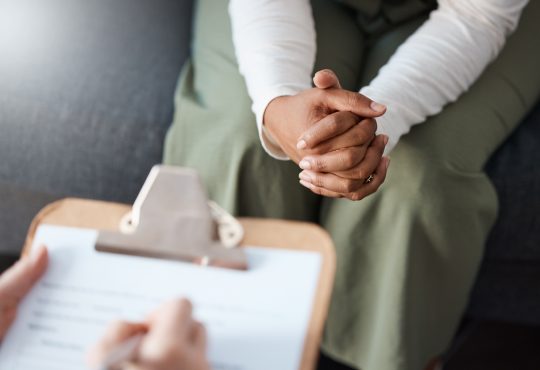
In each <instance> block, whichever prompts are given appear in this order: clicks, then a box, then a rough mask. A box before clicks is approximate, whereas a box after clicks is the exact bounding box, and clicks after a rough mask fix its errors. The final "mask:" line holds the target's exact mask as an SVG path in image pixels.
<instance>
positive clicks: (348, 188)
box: [343, 179, 356, 193]
mask: <svg viewBox="0 0 540 370" xmlns="http://www.w3.org/2000/svg"><path fill="white" fill-rule="evenodd" d="M355 190H356V186H355V183H354V181H353V180H349V179H347V180H344V181H343V192H344V193H352V192H353V191H355Z"/></svg>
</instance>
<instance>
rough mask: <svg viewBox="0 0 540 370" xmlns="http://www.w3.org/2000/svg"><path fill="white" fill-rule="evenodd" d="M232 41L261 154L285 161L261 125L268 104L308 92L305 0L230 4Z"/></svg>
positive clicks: (311, 36) (309, 21) (310, 42)
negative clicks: (249, 98) (250, 104)
mask: <svg viewBox="0 0 540 370" xmlns="http://www.w3.org/2000/svg"><path fill="white" fill-rule="evenodd" d="M229 13H230V16H231V24H232V34H233V42H234V46H235V51H236V57H237V60H238V64H239V68H240V73H241V74H242V75H243V76H244V77H245V79H246V85H247V89H248V93H249V96H250V97H251V99H252V100H253V106H252V110H253V112H254V113H255V116H256V118H257V125H258V127H259V135H260V137H261V142H262V144H263V147H264V148H265V150H266V151H267V152H268V154H270V155H271V156H273V157H274V158H277V159H288V158H287V156H286V155H285V153H284V152H283V151H282V150H281V148H279V146H278V145H276V144H275V142H274V140H273V139H272V138H271V137H270V136H269V135H268V133H267V132H266V131H265V130H264V127H263V125H262V121H263V116H264V111H265V110H266V107H267V105H268V103H270V101H271V100H273V99H274V98H276V97H278V96H283V95H295V94H297V93H299V92H300V91H303V90H306V89H309V88H311V86H312V85H311V75H312V73H313V67H314V65H315V52H316V43H315V37H316V35H315V25H314V21H313V14H312V12H311V4H310V1H309V0H231V2H230V4H229Z"/></svg>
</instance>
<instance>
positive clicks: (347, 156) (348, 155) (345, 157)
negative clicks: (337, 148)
mask: <svg viewBox="0 0 540 370" xmlns="http://www.w3.org/2000/svg"><path fill="white" fill-rule="evenodd" d="M341 164H342V165H343V166H344V167H346V168H351V167H352V166H354V165H355V164H356V158H355V155H354V153H353V152H352V151H351V150H348V151H346V152H345V153H343V154H342V155H341Z"/></svg>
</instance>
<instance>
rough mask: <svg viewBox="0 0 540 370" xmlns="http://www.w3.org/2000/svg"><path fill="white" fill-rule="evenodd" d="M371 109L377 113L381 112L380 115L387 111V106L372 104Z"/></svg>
mask: <svg viewBox="0 0 540 370" xmlns="http://www.w3.org/2000/svg"><path fill="white" fill-rule="evenodd" d="M370 107H371V109H373V110H374V111H375V112H379V113H382V112H384V111H385V110H386V106H385V105H382V104H379V103H377V102H374V101H373V102H371V105H370Z"/></svg>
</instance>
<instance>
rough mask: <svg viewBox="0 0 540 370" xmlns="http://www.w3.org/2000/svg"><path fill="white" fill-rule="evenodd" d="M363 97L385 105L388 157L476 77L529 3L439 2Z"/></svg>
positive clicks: (382, 122) (383, 130)
mask: <svg viewBox="0 0 540 370" xmlns="http://www.w3.org/2000/svg"><path fill="white" fill-rule="evenodd" d="M439 3H440V5H439V8H438V9H437V10H435V11H434V12H432V14H431V16H430V19H429V20H428V21H426V23H425V24H424V25H423V26H422V27H421V28H419V29H418V30H417V31H416V32H415V34H414V35H413V36H411V37H410V38H409V39H408V40H407V41H406V42H405V43H404V44H403V45H402V46H401V47H400V48H399V49H398V51H397V52H396V53H395V55H394V56H393V57H392V58H391V59H390V61H389V62H388V64H387V65H386V66H384V67H383V68H382V69H381V70H380V72H379V74H378V76H377V77H376V78H375V79H374V80H373V81H372V82H371V83H370V84H369V86H366V87H364V88H363V89H361V91H360V92H361V93H362V94H365V95H367V96H368V97H370V98H371V99H374V100H376V101H378V102H380V103H383V104H386V105H387V106H388V111H387V113H386V114H385V115H384V116H383V117H381V118H379V119H377V122H378V124H379V133H385V134H387V135H388V136H389V137H390V142H389V144H388V146H387V149H386V152H387V153H388V152H389V151H390V150H392V148H393V147H394V146H395V145H396V143H397V142H398V140H399V138H400V137H401V136H402V135H404V134H406V133H407V132H409V130H410V128H411V127H412V126H413V125H415V124H418V123H421V122H424V121H425V120H426V118H427V117H429V116H432V115H435V114H437V113H439V112H440V111H441V110H442V109H443V107H444V106H445V105H446V104H448V103H450V102H453V101H455V100H456V99H457V98H458V97H459V96H460V95H461V94H462V93H463V92H465V91H466V90H467V89H468V88H469V87H470V86H471V85H472V84H473V83H474V81H476V79H477V78H478V77H479V76H480V74H481V73H482V72H483V70H484V69H485V68H486V66H487V65H488V64H489V63H490V62H491V61H493V59H495V57H496V56H497V55H498V54H499V52H500V51H501V49H502V47H503V45H504V43H505V40H506V37H507V36H508V35H509V34H510V33H511V32H512V31H513V30H514V29H515V27H516V25H517V23H518V20H519V17H520V15H521V12H522V10H523V7H524V6H525V5H526V3H527V0H441V1H440V2H439Z"/></svg>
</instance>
